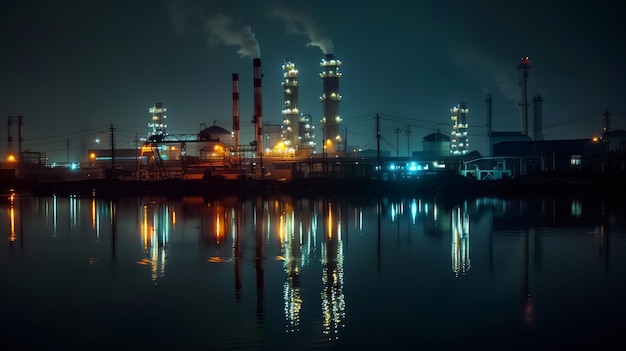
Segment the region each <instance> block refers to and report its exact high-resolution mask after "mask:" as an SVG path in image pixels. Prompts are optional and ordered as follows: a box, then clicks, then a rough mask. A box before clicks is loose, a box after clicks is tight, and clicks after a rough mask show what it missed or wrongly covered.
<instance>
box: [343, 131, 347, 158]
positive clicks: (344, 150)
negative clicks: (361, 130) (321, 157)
mask: <svg viewBox="0 0 626 351" xmlns="http://www.w3.org/2000/svg"><path fill="white" fill-rule="evenodd" d="M343 133H344V134H343V135H344V137H343V153H344V154H345V156H348V127H345V128H343Z"/></svg>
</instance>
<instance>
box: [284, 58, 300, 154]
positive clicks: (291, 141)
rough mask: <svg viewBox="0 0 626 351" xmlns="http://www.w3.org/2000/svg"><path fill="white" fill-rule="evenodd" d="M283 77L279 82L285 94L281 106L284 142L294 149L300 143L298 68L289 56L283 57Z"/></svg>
mask: <svg viewBox="0 0 626 351" xmlns="http://www.w3.org/2000/svg"><path fill="white" fill-rule="evenodd" d="M283 77H284V78H285V80H284V81H283V82H282V83H281V85H282V87H283V90H284V94H285V106H284V108H283V130H284V135H283V139H284V143H285V145H286V146H287V148H289V149H296V148H297V147H298V145H299V144H300V140H299V136H300V123H299V122H300V121H299V119H300V111H299V110H298V70H297V69H296V65H295V64H294V63H293V62H292V61H291V59H290V58H287V59H285V63H284V64H283Z"/></svg>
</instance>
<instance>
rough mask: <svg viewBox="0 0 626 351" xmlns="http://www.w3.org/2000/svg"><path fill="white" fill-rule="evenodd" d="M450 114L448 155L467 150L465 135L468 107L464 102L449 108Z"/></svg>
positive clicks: (467, 144)
mask: <svg viewBox="0 0 626 351" xmlns="http://www.w3.org/2000/svg"><path fill="white" fill-rule="evenodd" d="M450 112H451V113H452V116H451V117H450V119H451V120H452V133H451V137H450V155H452V156H459V155H465V154H467V153H468V152H469V138H468V136H467V113H468V112H469V109H468V108H467V105H466V104H465V103H464V102H460V103H459V104H458V105H457V106H455V107H453V108H451V109H450Z"/></svg>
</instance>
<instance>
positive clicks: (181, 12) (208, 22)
mask: <svg viewBox="0 0 626 351" xmlns="http://www.w3.org/2000/svg"><path fill="white" fill-rule="evenodd" d="M208 5H210V4H209V3H206V2H202V1H199V0H170V1H169V3H168V9H169V14H170V18H171V21H172V25H173V26H174V29H175V30H176V31H177V32H178V33H179V34H184V33H186V32H207V34H208V37H209V44H210V45H220V44H223V45H233V46H238V47H239V50H237V53H239V55H241V56H242V57H251V58H258V57H261V51H260V49H259V43H258V41H257V40H256V37H255V35H254V33H253V32H252V29H251V28H250V27H249V26H246V25H244V24H242V23H241V22H240V21H239V20H237V19H235V18H233V17H229V16H226V15H224V14H222V13H217V12H215V11H214V10H211V9H210V6H208ZM208 13H212V14H211V15H207V14H208Z"/></svg>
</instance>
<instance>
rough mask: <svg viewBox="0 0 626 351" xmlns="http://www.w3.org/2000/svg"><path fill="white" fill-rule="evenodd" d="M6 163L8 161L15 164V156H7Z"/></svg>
mask: <svg viewBox="0 0 626 351" xmlns="http://www.w3.org/2000/svg"><path fill="white" fill-rule="evenodd" d="M7 161H9V162H15V161H17V159H16V158H15V156H14V155H9V156H8V157H7Z"/></svg>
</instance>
